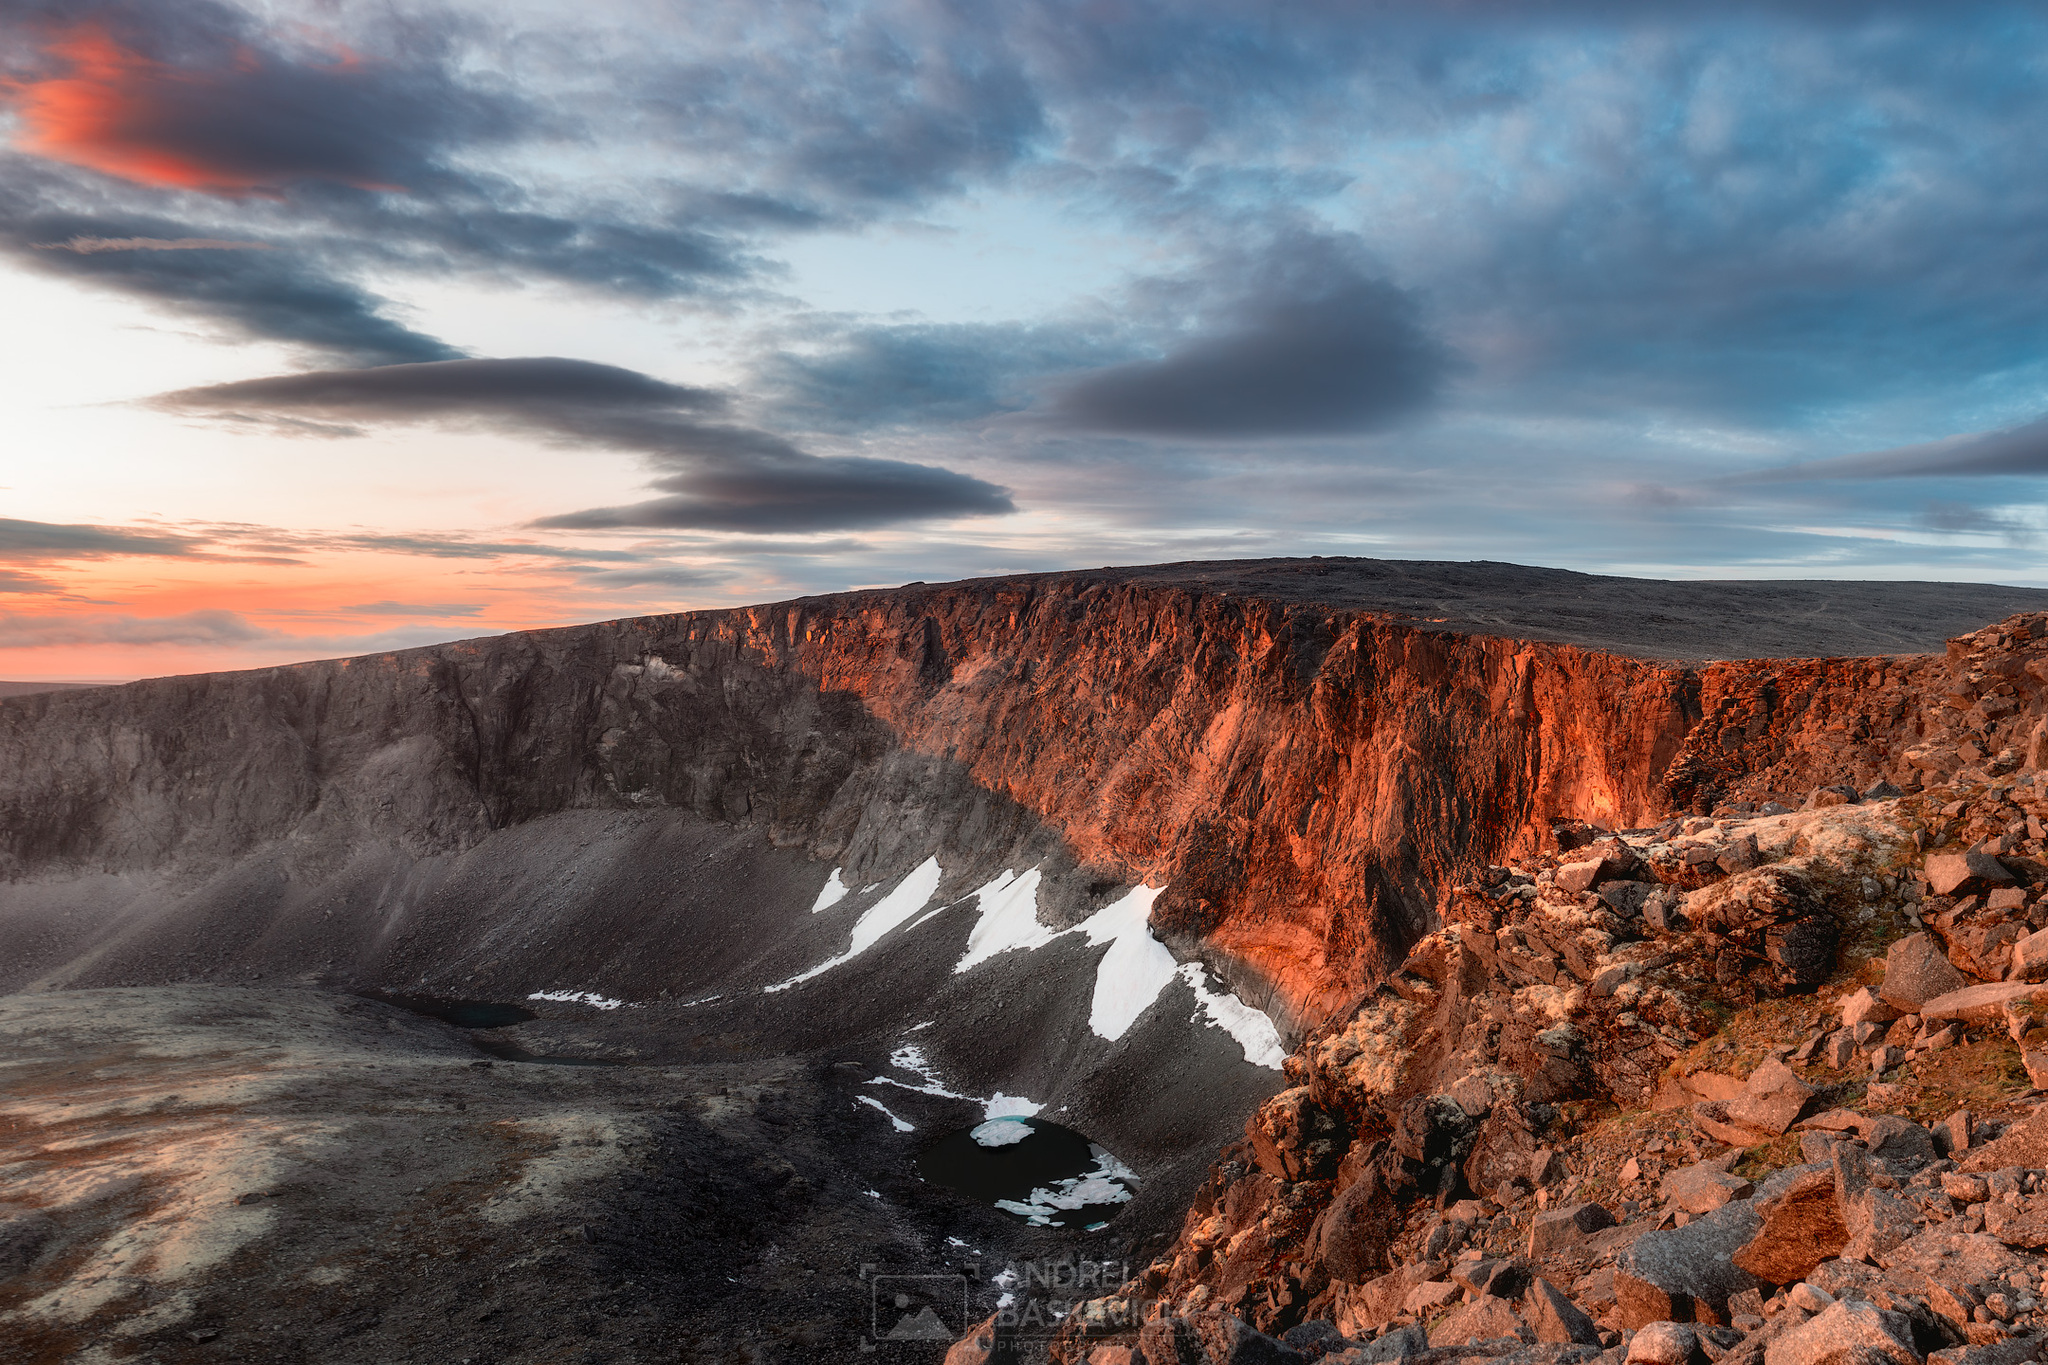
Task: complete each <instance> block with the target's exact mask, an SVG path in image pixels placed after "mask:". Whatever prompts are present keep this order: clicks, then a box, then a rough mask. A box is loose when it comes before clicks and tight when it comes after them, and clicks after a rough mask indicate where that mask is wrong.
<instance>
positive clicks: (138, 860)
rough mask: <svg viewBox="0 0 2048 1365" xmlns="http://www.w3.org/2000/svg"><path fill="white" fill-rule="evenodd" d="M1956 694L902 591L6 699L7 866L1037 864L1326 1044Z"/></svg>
mask: <svg viewBox="0 0 2048 1365" xmlns="http://www.w3.org/2000/svg"><path fill="white" fill-rule="evenodd" d="M1954 671H1955V666H1954V664H1953V661H1950V660H1948V659H1945V658H1941V657H1938V656H1931V657H1923V656H1910V657H1899V658H1892V659H1881V660H1867V659H1851V660H1822V661H1806V662H1791V663H1783V662H1771V661H1763V662H1757V661H1751V662H1746V663H1740V664H1720V665H1709V666H1707V667H1705V668H1694V667H1690V666H1683V665H1676V664H1659V663H1654V662H1648V661H1644V660H1640V659H1634V658H1629V657H1624V656H1621V655H1618V654H1612V653H1603V652H1599V651H1595V650H1590V649H1585V648H1580V647H1576V646H1573V645H1567V644H1554V643H1532V642H1526V641H1517V640H1513V639H1509V638H1504V637H1501V636H1497V635H1486V634H1469V633H1462V632H1459V631H1457V630H1453V629H1450V628H1447V627H1445V626H1443V625H1432V624H1428V623H1423V622H1417V621H1414V620H1403V619H1394V618H1392V617H1390V616H1389V615H1387V614H1384V613H1376V612H1372V611H1368V610H1362V609H1359V608H1357V607H1354V606H1348V605H1347V606H1333V605H1327V604H1322V603H1317V602H1314V601H1302V600H1284V601H1283V600H1277V598H1276V597H1274V596H1261V595H1256V594H1254V595H1246V594H1244V593H1242V592H1232V591H1228V590H1222V589H1218V588H1216V587H1214V586H1212V585H1208V584H1199V585H1188V584H1177V583H1174V582H1171V581H1159V580H1158V579H1156V578H1150V577H1145V576H1143V575H1141V574H1133V573H1121V574H1120V573H1119V572H1118V571H1111V570H1105V571H1102V572H1100V573H1095V574H1063V575H1045V576H1037V577H1020V578H1011V579H993V580H982V581H974V582H966V583H960V584H952V585H944V586H924V585H912V586H910V587H907V588H902V589H896V590H892V591H886V592H861V593H849V594H842V595H837V596H832V597H821V598H807V599H801V600H797V601H793V602H787V603H781V604H776V605H771V606H762V607H751V608H743V609H735V610H726V611H704V612H691V613H683V614H677V615H666V616H652V617H644V618H638V619H633V620H624V621H615V622H607V623H602V624H597V625H589V626H579V627H573V628H568V629H561V630H551V631H536V632H527V633H521V634H514V635H505V636H498V637H493V638H487V639H480V640H473V641H465V642H459V643H455V644H449V645H441V646H434V647H430V648H424V649H414V650H405V651H400V652H395V653H390V654H381V655H372V656H367V657H363V658H358V659H346V660H336V661H329V662H322V663H313V664H304V665H297V666H293V667H288V668H276V669H265V670H257V671H252V672H246V673H231V674H214V675H205V676H195V677H184V678H166V679H156V680H150V681H145V682H140V683H134V684H130V685H127V686H123V687H116V688H101V689H92V690H87V691H79V692H58V693H46V694H40V695H33V696H24V697H17V698H11V699H7V700H5V701H0V873H4V875H5V876H7V877H8V878H9V879H11V880H13V881H15V882H17V883H26V882H34V881H47V880H49V879H51V878H61V877H76V876H79V875H82V874H89V873H123V872H135V871H162V870H164V869H172V870H175V871H179V872H180V873H181V875H190V876H194V877H197V876H202V875H208V874H211V873H213V872H217V871H218V870H219V869H221V868H223V867H227V866H231V865H232V864H233V863H234V862H235V860H237V859H240V858H245V857H248V856H250V855H252V854H254V853H256V852H258V851H259V850H272V851H279V850H281V851H282V853H283V856H285V857H286V858H288V859H290V860H294V865H295V867H296V868H297V869H298V874H299V875H302V876H306V877H318V876H320V875H323V872H324V871H328V870H331V869H332V868H334V867H336V866H338V865H339V864H340V863H341V862H342V861H344V860H345V859H346V858H347V856H349V853H350V851H351V850H353V849H355V848H357V847H359V846H361V845H363V844H366V843H381V844H384V845H389V846H394V847H398V848H402V849H406V850H411V851H413V852H416V853H421V854H430V853H435V852H441V851H447V850H456V849H461V848H465V847H470V846H473V845H475V844H476V843H477V842H478V841H479V840H481V839H483V838H484V837H486V836H487V835H489V834H491V833H492V832H493V831H503V830H507V829H511V828H515V827H517V826H519V825H520V824H522V823H523V822H527V821H531V820H534V819H536V818H538V817H541V816H545V815H549V814H552V813H555V812H560V811H564V810H570V809H576V808H614V809H636V808H637V809H651V808H675V809H681V810H685V811H689V812H693V813H695V814H696V815H699V816H702V817H704V818H706V819H709V820H713V821H718V822H723V823H726V824H731V825H738V826H743V827H748V828H751V829H754V830H757V831H760V832H761V833H763V834H765V836H766V837H767V838H768V839H769V840H771V841H772V842H773V843H774V844H777V845H780V846H782V847H785V848H793V849H802V850H807V851H808V852H809V853H810V854H812V855H813V856H814V857H817V858H819V859H828V858H829V859H831V860H833V861H835V862H837V863H840V864H843V865H844V866H845V867H846V868H847V870H848V877H849V879H852V878H854V877H859V878H862V879H864V880H874V879H876V878H878V877H880V876H883V875H893V874H896V873H900V872H902V871H905V870H907V869H908V868H909V867H910V866H912V865H914V864H915V863H916V862H917V861H919V860H921V859H922V858H923V857H925V856H928V855H929V854H930V853H932V852H934V851H937V850H940V849H942V848H954V849H960V848H977V847H979V848H990V847H995V848H1000V849H1002V850H1003V851H1004V852H1005V856H1008V855H1009V854H1010V853H1012V852H1014V850H1016V849H1018V848H1023V847H1027V846H1031V847H1039V848H1040V849H1041V851H1042V846H1043V844H1044V843H1045V842H1046V839H1047V838H1050V839H1051V841H1052V842H1053V843H1056V844H1057V845H1058V847H1057V850H1056V853H1057V856H1058V857H1060V858H1062V859H1069V860H1071V862H1072V864H1074V865H1077V866H1079V867H1080V868H1082V869H1086V870H1087V871H1089V872H1090V873H1091V874H1092V875H1093V876H1094V877H1096V878H1097V885H1098V889H1099V890H1100V891H1101V892H1103V893H1105V894H1106V893H1107V892H1108V891H1109V890H1110V889H1112V888H1114V887H1116V886H1119V885H1122V884H1129V883H1134V882H1138V881H1145V882H1149V883H1150V884H1152V885H1154V886H1159V885H1164V886H1165V887H1166V888H1167V889H1166V892H1165V894H1163V895H1162V896H1161V897H1160V899H1159V901H1158V903H1157V905H1156V907H1155V910H1154V923H1155V926H1156V931H1157V932H1158V933H1159V935H1160V937H1162V938H1163V939H1165V940H1167V941H1168V942H1169V943H1170V944H1172V945H1173V946H1175V947H1176V948H1177V949H1179V950H1180V951H1181V952H1182V953H1183V954H1184V955H1200V956H1203V957H1206V958H1208V959H1209V960H1210V961H1211V962H1212V963H1213V964H1216V965H1218V966H1220V967H1221V968H1222V969H1223V970H1225V971H1226V973H1227V974H1228V975H1229V976H1230V977H1231V978H1232V980H1233V981H1234V982H1235V983H1236V984H1237V986H1238V988H1239V989H1240V990H1241V991H1243V992H1245V993H1246V994H1247V995H1248V997H1250V998H1253V999H1255V1000H1257V1001H1258V1002H1259V1003H1261V1004H1264V1005H1267V1006H1268V1007H1269V1008H1270V1009H1272V1010H1273V1012H1274V1013H1275V1014H1276V1015H1278V1016H1280V1017H1282V1018H1283V1019H1284V1020H1285V1021H1286V1022H1287V1023H1288V1024H1289V1025H1292V1026H1294V1027H1303V1026H1307V1025H1312V1024H1314V1023H1317V1022H1320V1021H1323V1020H1327V1019H1331V1018H1334V1017H1337V1016H1340V1015H1342V1014H1344V1013H1345V1012H1347V1011H1348V1010H1349V1009H1350V1008H1351V1007H1352V1006H1354V1005H1355V1004H1356V1002H1357V1001H1358V1000H1359V999H1360V998H1361V997H1362V995H1363V994H1364V992H1365V991H1367V990H1368V989H1369V988H1370V987H1371V986H1372V985H1373V984H1374V983H1376V982H1377V981H1379V980H1380V979H1382V978H1383V977H1384V976H1385V975H1386V973H1387V972H1388V970H1389V969H1390V968H1391V967H1392V966H1394V965H1397V964H1398V963H1399V962H1400V961H1401V959H1402V958H1403V957H1404V956H1405V954H1406V951H1407V948H1408V946H1409V945H1410V944H1411V943H1412V942H1414V941H1415V939H1416V938H1417V937H1419V935H1420V934H1421V933H1422V932H1424V931H1425V929H1426V927H1427V926H1428V925H1429V923H1430V922H1431V917H1432V915H1433V913H1434V911H1435V908H1436V907H1437V905H1438V904H1439V902H1440V900H1441V898H1442V896H1443V894H1444V893H1445V892H1446V891H1447V889H1448V887H1449V886H1450V885H1451V884H1452V883H1453V882H1454V881H1456V880H1457V879H1458V878H1459V876H1461V875H1462V874H1464V873H1467V872H1469V871H1471V870H1472V869H1474V868H1476V867H1478V866H1480V865H1483V864H1485V863H1488V862H1492V861H1497V860H1498V859H1499V858H1501V857H1503V856H1505V855H1506V854H1508V853H1510V852H1514V851H1521V850H1527V849H1533V848H1536V847H1539V846H1541V845H1542V844H1543V843H1544V842H1545V841H1546V840H1547V839H1548V838H1549V837H1550V822H1551V821H1552V820H1553V819H1556V818H1563V817H1570V818H1576V819H1580V820H1585V821H1590V822H1593V823H1597V824H1601V825H1605V826H1608V827H1625V826H1631V825H1640V824H1644V823H1647V822H1650V821H1653V820H1655V819H1657V818H1660V817H1662V816H1663V815H1665V814H1666V813H1668V812H1669V811H1670V810H1671V809H1672V808H1673V806H1674V803H1677V804H1680V805H1686V804H1693V803H1701V804H1706V803H1711V802H1712V801H1713V800H1715V799H1717V798H1719V797H1720V796H1722V795H1724V794H1729V793H1738V792H1741V791H1743V790H1749V789H1757V788H1759V786H1760V784H1761V785H1769V786H1772V787H1773V789H1774V790H1775V789H1784V790H1793V789H1803V788H1805V787H1810V786H1814V785H1819V784H1821V783H1825V782H1836V781H1849V782H1858V781H1867V780H1870V779H1872V778H1874V777H1878V776H1904V775H1907V774H1908V773H1909V772H1910V767H1909V764H1908V762H1907V759H1906V757H1905V753H1906V750H1907V749H1909V748H1911V747H1912V746H1913V745H1914V744H1916V743H1922V742H1923V741H1924V739H1925V736H1926V735H1927V734H1928V733H1929V732H1930V729H1933V730H1938V729H1939V728H1940V726H1941V725H1943V724H1949V722H1950V721H1951V720H1953V717H1952V716H1949V715H1948V713H1949V712H1955V713H1956V714H1958V715H1960V711H1959V710H1958V709H1957V708H1954V707H1950V706H1948V704H1947V703H1946V702H1945V701H1943V700H1941V699H1940V698H1939V696H1938V695H1937V694H1938V693H1940V689H1941V687H1943V686H1945V685H1946V684H1945V683H1944V682H1943V680H1944V679H1947V678H1948V677H1949V676H1950V675H1951V674H1952V673H1953V672H1954ZM1994 684H1995V680H1994ZM1930 699H1932V700H1930ZM1972 704H1975V703H1974V702H1973V703H1972ZM1994 709H1995V707H1994ZM1945 717H1946V718H1945ZM1986 723H1987V724H1991V725H1993V726H1994V727H1995V725H1996V723H1997V718H1996V717H1991V718H1989V719H1988V720H1987V722H1986ZM1951 728H1953V727H1952V726H1951ZM2007 738H2009V737H2007ZM1985 742H1987V743H1988V742H1991V741H1990V740H1989V739H1987V740H1986V741H1985ZM1034 831H1035V832H1034ZM1034 838H1035V839H1037V840H1038V843H1037V844H1036V845H1034V844H1033V843H1032V841H1033V839H1034ZM1083 881H1084V883H1085V879H1083ZM1051 909H1052V913H1054V914H1055V915H1057V914H1059V908H1058V907H1052V908H1051Z"/></svg>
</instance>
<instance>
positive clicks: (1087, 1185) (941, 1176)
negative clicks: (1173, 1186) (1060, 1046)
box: [917, 1118, 1138, 1228]
mask: <svg viewBox="0 0 2048 1365" xmlns="http://www.w3.org/2000/svg"><path fill="white" fill-rule="evenodd" d="M917 1172H918V1174H919V1175H921V1176H923V1177H924V1178H925V1179H926V1180H928V1181H930V1182H931V1183H932V1184H934V1185H944V1186H945V1187H946V1188H947V1189H950V1190H958V1191H959V1192H960V1193H961V1194H964V1195H966V1196H968V1197H969V1198H971V1199H979V1200H981V1201H983V1202H984V1203H988V1204H993V1205H995V1206H996V1207H997V1208H999V1209H1002V1210H1004V1211H1005V1212H1007V1213H1013V1214H1015V1215H1016V1216H1017V1217H1019V1218H1022V1219H1024V1220H1025V1221H1026V1222H1028V1223H1031V1224H1033V1225H1035V1226H1038V1227H1079V1228H1098V1227H1101V1226H1103V1225H1104V1224H1106V1223H1107V1222H1109V1220H1110V1219H1112V1218H1114V1217H1116V1215H1117V1213H1118V1212H1119V1211H1121V1210H1122V1208H1123V1206H1124V1205H1125V1204H1126V1203H1127V1202H1129V1200H1130V1198H1131V1192H1132V1189H1133V1187H1134V1186H1136V1184H1137V1181H1138V1177H1137V1175H1136V1174H1135V1173H1134V1172H1133V1171H1132V1170H1131V1169H1130V1168H1129V1167H1128V1166H1126V1165H1124V1164H1123V1162H1121V1161H1119V1160H1117V1159H1116V1157H1115V1156H1113V1155H1111V1153H1110V1152H1109V1151H1108V1150H1107V1149H1105V1148H1103V1147H1101V1146H1099V1145H1097V1144H1096V1143H1093V1142H1090V1141H1089V1140H1088V1138H1087V1137H1086V1136H1084V1135H1083V1134H1080V1133H1077V1132H1075V1131H1074V1130H1073V1129H1071V1128H1067V1127H1063V1126H1062V1125H1060V1124H1057V1123H1054V1122H1052V1121H1051V1120H1050V1119H1040V1118H1000V1119H991V1120H989V1121H987V1122H985V1123H978V1124H976V1125H974V1126H973V1127H972V1128H962V1129H960V1130H959V1131H957V1132H952V1133H948V1134H946V1136H944V1137H942V1138H940V1139H939V1140H938V1141H936V1142H934V1143H932V1145H931V1146H929V1147H927V1148H925V1149H924V1151H923V1152H922V1153H921V1154H920V1155H919V1156H918V1158H917Z"/></svg>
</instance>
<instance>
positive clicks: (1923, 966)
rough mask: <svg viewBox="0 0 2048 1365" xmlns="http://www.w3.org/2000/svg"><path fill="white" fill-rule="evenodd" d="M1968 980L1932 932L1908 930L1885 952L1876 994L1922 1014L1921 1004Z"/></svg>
mask: <svg viewBox="0 0 2048 1365" xmlns="http://www.w3.org/2000/svg"><path fill="white" fill-rule="evenodd" d="M1969 984H1970V981H1969V978H1968V977H1966V976H1964V975H1963V974H1962V973H1961V972H1959V971H1957V970H1956V969H1955V964H1954V963H1952V962H1950V961H1949V960H1948V954H1947V953H1945V952H1943V951H1942V948H1941V945H1940V944H1939V943H1937V942H1935V940H1934V937H1933V936H1932V935H1931V934H1924V933H1922V934H1908V935H1906V936H1905V937H1904V938H1902V939H1900V940H1899V941H1898V942H1896V943H1894V944H1892V946H1891V951H1890V952H1888V953H1886V954H1885V959H1884V985H1883V986H1882V987H1880V988H1879V994H1881V995H1882V996H1883V997H1884V1001H1885V1003H1886V1004H1888V1005H1890V1006H1892V1007H1893V1008H1895V1009H1897V1010H1898V1011H1900V1012H1901V1013H1903V1014H1922V1013H1924V1012H1925V1011H1923V1010H1922V1009H1921V1006H1923V1005H1925V1004H1926V1003H1927V1002H1928V1001H1930V1000H1935V999H1938V998H1940V997H1941V996H1944V995H1947V994H1949V993H1950V992H1952V991H1959V990H1961V989H1963V988H1964V987H1965V986H1968V985H1969Z"/></svg>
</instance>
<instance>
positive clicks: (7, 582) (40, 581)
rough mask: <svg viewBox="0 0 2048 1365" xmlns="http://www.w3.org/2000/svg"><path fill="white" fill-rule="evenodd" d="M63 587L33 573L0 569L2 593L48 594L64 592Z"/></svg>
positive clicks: (0, 590)
mask: <svg viewBox="0 0 2048 1365" xmlns="http://www.w3.org/2000/svg"><path fill="white" fill-rule="evenodd" d="M62 591H63V588H62V586H61V585H59V584H56V583H53V582H51V581H50V580H49V579H47V578H38V577H36V576H35V575H34V574H32V573H22V572H21V571H20V570H18V569H0V592H23V593H46V592H62Z"/></svg>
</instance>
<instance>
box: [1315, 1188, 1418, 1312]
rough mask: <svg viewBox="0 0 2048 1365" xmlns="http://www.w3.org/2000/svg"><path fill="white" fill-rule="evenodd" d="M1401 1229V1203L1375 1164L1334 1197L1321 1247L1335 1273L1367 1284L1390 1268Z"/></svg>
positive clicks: (1321, 1234)
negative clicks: (1391, 1249) (1389, 1253)
mask: <svg viewBox="0 0 2048 1365" xmlns="http://www.w3.org/2000/svg"><path fill="white" fill-rule="evenodd" d="M1400 1231H1401V1209H1400V1206H1399V1205H1398V1204H1397V1203H1396V1202H1395V1200H1394V1198H1393V1196H1392V1195H1390V1194H1389V1193H1388V1192H1387V1187H1386V1182H1385V1180H1384V1179H1383V1178H1382V1176H1381V1174H1380V1171H1379V1169H1378V1168H1377V1167H1375V1168H1374V1169H1372V1170H1369V1171H1367V1172H1366V1173H1365V1174H1364V1175H1362V1176H1360V1177H1359V1178H1358V1179H1356V1180H1354V1181H1352V1182H1351V1183H1350V1184H1349V1185H1346V1186H1345V1187H1344V1189H1343V1191H1342V1192H1341V1193H1339V1194H1338V1196H1337V1197H1336V1198H1335V1199H1333V1200H1331V1201H1330V1207H1329V1209H1328V1211H1327V1212H1325V1213H1324V1214H1323V1217H1322V1222H1321V1230H1320V1232H1318V1234H1317V1239H1318V1240H1317V1248H1318V1250H1319V1251H1320V1252H1321V1253H1322V1261H1323V1265H1324V1267H1325V1268H1326V1269H1327V1270H1328V1271H1329V1272H1330V1274H1331V1275H1332V1276H1334V1277H1335V1278H1337V1279H1340V1280H1345V1281H1348V1282H1349V1283H1351V1284H1364V1283H1365V1282H1366V1281H1367V1280H1369V1279H1371V1278H1372V1277H1373V1276H1374V1275H1376V1274H1378V1273H1379V1272H1380V1271H1382V1270H1384V1269H1386V1265H1387V1248H1388V1247H1390V1246H1392V1245H1393V1242H1394V1239H1395V1238H1396V1237H1397V1236H1399V1235H1400Z"/></svg>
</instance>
